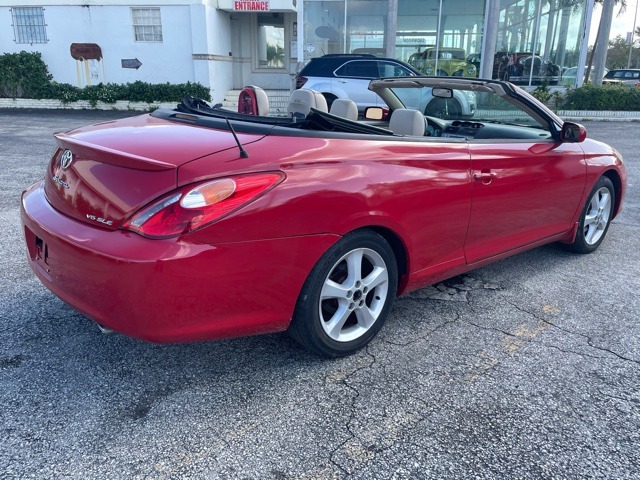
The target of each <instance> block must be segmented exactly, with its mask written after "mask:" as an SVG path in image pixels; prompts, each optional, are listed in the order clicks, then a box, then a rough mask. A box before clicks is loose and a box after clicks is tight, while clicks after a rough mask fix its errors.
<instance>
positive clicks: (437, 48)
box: [434, 0, 442, 77]
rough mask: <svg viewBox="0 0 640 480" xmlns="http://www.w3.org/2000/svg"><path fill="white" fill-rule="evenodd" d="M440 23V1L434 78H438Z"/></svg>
mask: <svg viewBox="0 0 640 480" xmlns="http://www.w3.org/2000/svg"><path fill="white" fill-rule="evenodd" d="M441 22H442V0H440V9H439V10H438V31H437V32H436V65H435V67H434V69H435V72H434V76H436V77H437V76H438V58H439V57H440V35H441V33H442V32H440V28H441V25H440V24H441Z"/></svg>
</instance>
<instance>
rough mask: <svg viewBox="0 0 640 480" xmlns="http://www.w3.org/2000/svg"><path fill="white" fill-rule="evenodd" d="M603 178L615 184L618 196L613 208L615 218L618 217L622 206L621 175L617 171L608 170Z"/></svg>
mask: <svg viewBox="0 0 640 480" xmlns="http://www.w3.org/2000/svg"><path fill="white" fill-rule="evenodd" d="M602 176H603V177H607V178H608V179H609V180H611V183H613V188H614V189H615V194H616V203H615V204H614V206H613V218H615V217H616V216H617V215H618V212H619V211H620V205H621V204H622V195H621V193H622V179H621V178H620V175H619V174H618V172H616V171H615V170H607V171H606V172H604V173H603V174H602Z"/></svg>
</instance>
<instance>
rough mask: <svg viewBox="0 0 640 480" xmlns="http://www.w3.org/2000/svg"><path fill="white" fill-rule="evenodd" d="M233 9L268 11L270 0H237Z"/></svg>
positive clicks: (240, 10)
mask: <svg viewBox="0 0 640 480" xmlns="http://www.w3.org/2000/svg"><path fill="white" fill-rule="evenodd" d="M233 9H234V10H235V11H237V12H268V11H269V2H245V1H241V0H237V1H235V2H233Z"/></svg>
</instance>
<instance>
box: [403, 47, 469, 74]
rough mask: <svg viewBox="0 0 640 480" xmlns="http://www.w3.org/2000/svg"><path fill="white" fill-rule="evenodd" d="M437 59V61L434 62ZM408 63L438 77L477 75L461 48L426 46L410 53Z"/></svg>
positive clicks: (420, 70) (424, 72) (422, 71)
mask: <svg viewBox="0 0 640 480" xmlns="http://www.w3.org/2000/svg"><path fill="white" fill-rule="evenodd" d="M436 59H437V62H436ZM409 64H410V65H412V66H413V67H414V68H415V69H416V70H418V71H419V72H421V73H422V74H424V75H436V76H439V77H446V76H452V77H477V76H478V69H477V68H476V66H475V65H474V64H473V63H470V62H468V61H467V59H466V52H465V51H464V50H463V49H462V48H449V47H447V48H440V49H436V47H427V48H425V50H424V51H422V52H417V53H413V54H411V56H410V57H409Z"/></svg>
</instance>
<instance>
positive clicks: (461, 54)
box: [427, 48, 465, 60]
mask: <svg viewBox="0 0 640 480" xmlns="http://www.w3.org/2000/svg"><path fill="white" fill-rule="evenodd" d="M437 57H438V58H439V59H441V60H453V59H455V60H464V58H465V51H464V50H458V49H451V48H443V49H441V50H438V52H437ZM427 58H428V59H429V60H435V59H436V50H435V49H434V50H429V53H427Z"/></svg>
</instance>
